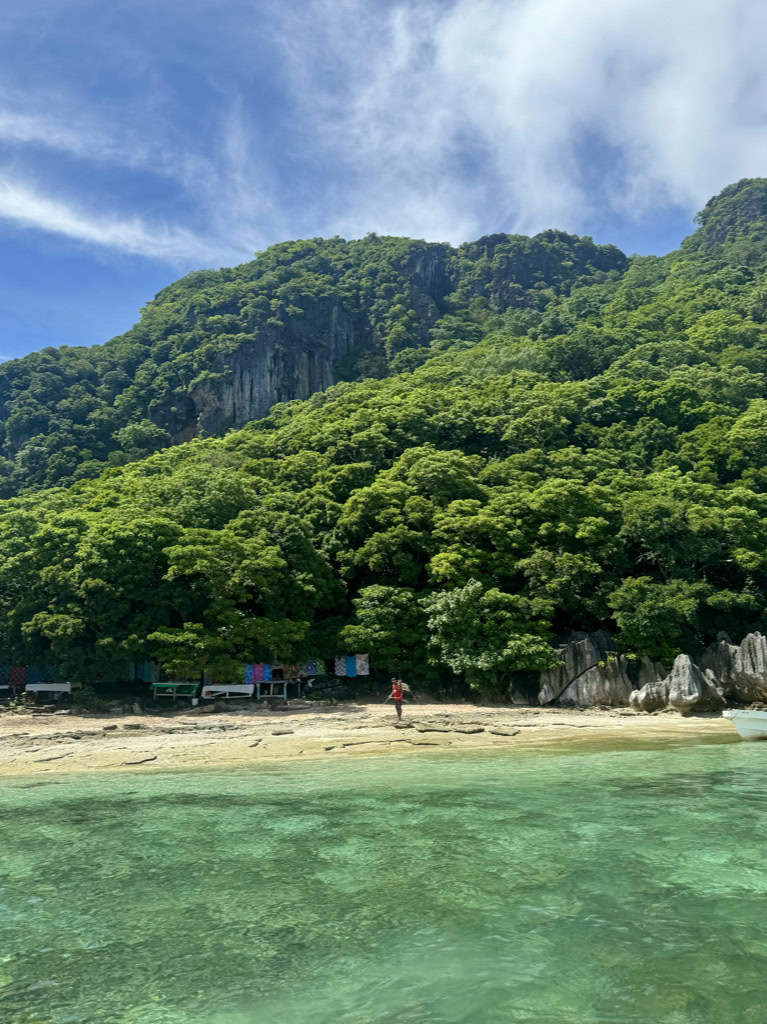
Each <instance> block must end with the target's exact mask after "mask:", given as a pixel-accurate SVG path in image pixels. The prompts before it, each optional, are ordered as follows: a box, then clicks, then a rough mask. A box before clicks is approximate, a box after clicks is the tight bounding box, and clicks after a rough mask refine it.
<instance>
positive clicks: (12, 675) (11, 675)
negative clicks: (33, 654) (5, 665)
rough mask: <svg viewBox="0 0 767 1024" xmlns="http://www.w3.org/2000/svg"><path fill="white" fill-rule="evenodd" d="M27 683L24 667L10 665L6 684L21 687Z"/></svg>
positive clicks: (25, 667) (25, 668)
mask: <svg viewBox="0 0 767 1024" xmlns="http://www.w3.org/2000/svg"><path fill="white" fill-rule="evenodd" d="M26 681H27V666H26V665H11V667H10V671H9V672H8V682H9V683H10V684H11V686H23V685H24V684H25V683H26Z"/></svg>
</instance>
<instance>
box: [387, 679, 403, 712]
mask: <svg viewBox="0 0 767 1024" xmlns="http://www.w3.org/2000/svg"><path fill="white" fill-rule="evenodd" d="M390 696H391V699H392V700H393V701H394V707H395V708H396V710H397V719H398V720H400V721H401V720H402V701H403V700H404V695H403V693H402V680H401V679H392V681H391V694H390Z"/></svg>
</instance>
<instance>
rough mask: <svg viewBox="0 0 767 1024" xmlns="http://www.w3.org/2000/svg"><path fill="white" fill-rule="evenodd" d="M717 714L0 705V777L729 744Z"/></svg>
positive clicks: (728, 728) (729, 733)
mask: <svg viewBox="0 0 767 1024" xmlns="http://www.w3.org/2000/svg"><path fill="white" fill-rule="evenodd" d="M737 739H738V737H737V735H736V733H735V731H734V729H733V728H732V725H731V724H730V723H729V722H727V721H726V719H723V718H721V717H720V716H719V715H716V714H710V715H704V714H700V715H690V716H687V717H682V716H681V715H679V714H677V713H675V712H668V711H664V712H659V713H656V714H646V713H642V712H635V711H632V710H630V709H628V708H611V709H600V710H596V709H570V708H527V707H511V706H502V707H499V706H489V707H488V706H481V705H466V704H415V705H409V706H408V707H407V708H406V709H405V712H404V714H403V721H402V724H401V725H398V724H397V721H396V716H395V714H394V711H393V709H392V708H391V706H389V705H382V704H356V703H348V704H339V705H333V706H320V707H317V706H316V705H315V706H309V707H307V706H305V705H301V706H295V705H288V706H286V707H285V708H284V709H283V710H279V711H278V710H274V709H271V708H269V709H265V708H262V707H260V706H258V707H256V708H254V707H253V706H252V704H250V703H249V704H247V705H240V706H234V707H232V706H227V707H226V708H225V710H221V711H218V710H216V709H215V708H213V709H211V708H205V710H203V708H196V709H190V708H184V709H183V710H166V709H162V710H151V711H146V712H143V713H141V714H121V713H118V714H111V715H96V714H75V713H74V711H69V712H66V713H63V714H62V713H61V712H54V713H45V712H32V713H22V714H19V713H5V714H2V715H0V777H12V776H27V777H30V776H41V775H47V776H52V775H65V774H66V775H73V774H90V773H93V772H113V771H117V772H120V771H139V770H142V771H179V770H194V769H198V770H199V769H203V768H216V767H238V766H246V765H251V764H265V763H270V762H276V761H285V760H310V759H311V760H315V759H318V758H324V757H329V758H331V757H348V756H356V755H359V754H381V753H391V754H399V753H404V752H407V753H413V752H418V751H419V750H432V751H434V750H452V751H454V752H460V751H473V750H502V749H506V750H509V749H520V750H523V749H524V750H531V751H532V750H535V749H540V750H546V749H549V750H550V749H551V748H552V747H557V748H559V747H564V748H565V749H568V750H570V751H576V750H578V749H580V750H583V751H584V752H585V751H586V750H588V749H589V748H593V749H600V748H604V747H612V748H620V747H625V748H627V749H629V748H634V749H636V748H637V747H644V746H647V745H667V744H678V743H696V742H706V741H709V742H731V741H737Z"/></svg>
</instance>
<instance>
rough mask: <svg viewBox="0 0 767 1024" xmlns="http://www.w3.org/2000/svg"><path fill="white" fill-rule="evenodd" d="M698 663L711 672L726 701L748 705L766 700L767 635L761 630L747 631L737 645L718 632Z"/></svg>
mask: <svg viewBox="0 0 767 1024" xmlns="http://www.w3.org/2000/svg"><path fill="white" fill-rule="evenodd" d="M699 664H700V667H701V668H702V669H703V670H704V671H710V672H711V673H712V675H713V676H714V678H715V679H716V680H717V683H718V684H719V685H720V686H722V688H723V690H724V693H725V696H726V697H727V698H728V699H729V700H731V701H734V702H736V703H739V704H750V703H752V702H753V701H761V700H765V699H767V637H764V636H763V635H762V634H761V633H749V634H748V636H746V637H745V638H744V639H743V641H742V642H741V643H740V645H738V646H736V645H735V644H731V643H730V642H729V638H727V637H726V636H724V635H722V636H721V637H720V639H719V640H718V641H717V643H715V644H712V645H711V646H710V647H709V648H708V649H707V650H706V652H705V654H704V655H703V657H702V658H701V659H700V662H699Z"/></svg>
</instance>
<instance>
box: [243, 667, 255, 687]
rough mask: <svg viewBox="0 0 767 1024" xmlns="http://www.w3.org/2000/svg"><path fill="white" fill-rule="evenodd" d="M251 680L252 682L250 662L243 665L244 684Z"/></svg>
mask: <svg viewBox="0 0 767 1024" xmlns="http://www.w3.org/2000/svg"><path fill="white" fill-rule="evenodd" d="M252 682H253V665H252V663H251V664H250V665H246V666H245V685H246V686H247V685H248V684H249V683H252Z"/></svg>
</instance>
